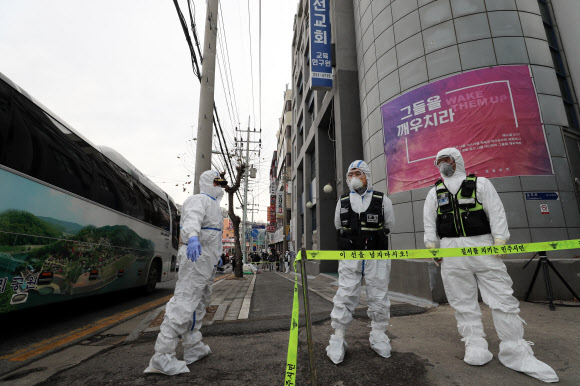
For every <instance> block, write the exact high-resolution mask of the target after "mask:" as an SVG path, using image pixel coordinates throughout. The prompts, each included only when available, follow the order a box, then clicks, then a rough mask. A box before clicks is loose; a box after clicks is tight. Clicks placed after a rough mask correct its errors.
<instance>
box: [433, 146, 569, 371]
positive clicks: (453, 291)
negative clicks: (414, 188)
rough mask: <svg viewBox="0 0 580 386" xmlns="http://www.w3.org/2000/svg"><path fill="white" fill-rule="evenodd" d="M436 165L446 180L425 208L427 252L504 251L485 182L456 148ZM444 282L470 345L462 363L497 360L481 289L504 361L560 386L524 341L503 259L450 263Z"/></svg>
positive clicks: (501, 218) (504, 235) (494, 202)
mask: <svg viewBox="0 0 580 386" xmlns="http://www.w3.org/2000/svg"><path fill="white" fill-rule="evenodd" d="M435 165H436V166H437V167H438V168H439V171H440V173H441V177H442V179H441V180H439V181H437V182H436V184H435V187H434V188H433V189H431V190H430V191H429V193H428V194H427V198H426V200H425V206H424V208H423V222H424V226H425V236H424V241H425V246H426V247H427V248H428V249H433V248H438V247H440V248H464V247H483V246H491V245H495V246H501V245H504V244H506V243H507V241H508V240H509V237H510V233H509V230H508V224H507V219H506V214H505V211H504V208H503V204H502V202H501V200H500V198H499V195H498V194H497V192H496V190H495V188H494V187H493V185H492V184H491V182H490V181H489V180H488V179H487V178H485V177H476V176H475V175H474V174H470V175H469V176H467V175H466V172H465V164H464V161H463V157H462V156H461V152H460V151H459V150H457V149H455V148H448V149H443V150H441V151H440V152H439V153H437V158H436V159H435ZM441 277H442V279H443V286H444V288H445V294H446V295H447V300H448V301H449V304H450V305H451V306H452V307H453V308H454V309H455V311H456V312H455V318H456V319H457V328H458V330H459V334H460V335H461V336H462V337H463V339H461V340H462V341H463V342H465V356H464V358H463V361H464V362H465V363H467V364H469V365H473V366H481V365H484V364H486V363H487V362H489V361H490V360H491V359H492V358H493V355H492V353H491V352H490V351H489V349H488V345H487V341H486V340H485V333H484V332H483V324H482V322H481V310H480V308H479V304H478V302H477V289H478V288H479V291H480V293H481V298H482V299H483V301H484V303H485V304H487V305H488V306H489V308H491V311H492V315H493V323H494V325H495V329H496V331H497V334H498V336H499V339H500V340H501V343H500V345H499V355H498V357H499V361H500V362H501V363H502V364H503V365H504V366H506V367H509V368H510V369H512V370H515V371H521V372H523V373H525V374H527V375H529V376H532V377H534V378H537V379H539V380H542V381H544V382H558V376H557V375H556V373H555V372H554V370H553V369H552V368H551V367H550V366H548V365H547V364H545V363H544V362H541V361H539V360H538V359H536V357H535V356H534V354H533V351H532V348H531V347H530V344H529V343H528V342H526V341H525V340H524V339H523V338H524V326H523V323H524V321H523V319H522V318H521V317H520V316H519V312H520V309H519V306H520V303H519V302H518V300H517V299H516V298H515V297H514V296H513V290H512V279H511V278H510V276H509V274H508V273H507V269H506V266H505V264H504V263H503V261H502V260H501V255H494V256H472V257H463V256H461V257H459V256H458V257H446V258H444V259H443V262H442V266H441Z"/></svg>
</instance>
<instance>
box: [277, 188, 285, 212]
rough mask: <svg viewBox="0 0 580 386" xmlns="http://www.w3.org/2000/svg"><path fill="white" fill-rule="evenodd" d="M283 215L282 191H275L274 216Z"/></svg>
mask: <svg viewBox="0 0 580 386" xmlns="http://www.w3.org/2000/svg"><path fill="white" fill-rule="evenodd" d="M282 217H284V192H282V191H278V192H276V218H282Z"/></svg>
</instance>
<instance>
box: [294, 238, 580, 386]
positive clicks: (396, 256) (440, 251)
mask: <svg viewBox="0 0 580 386" xmlns="http://www.w3.org/2000/svg"><path fill="white" fill-rule="evenodd" d="M565 249H580V239H574V240H559V241H546V242H539V243H526V244H509V245H502V246H482V247H470V248H436V249H397V250H383V251H306V253H307V254H308V260H378V259H382V260H404V259H433V258H443V257H457V256H465V257H469V256H484V255H511V254H516V253H526V252H528V253H529V252H541V251H547V252H548V251H559V250H565ZM301 259H302V256H301V253H300V252H299V253H298V255H296V260H295V261H294V272H296V262H297V261H299V260H301ZM298 309H299V303H298V275H296V276H295V277H294V302H293V303H292V323H291V325H290V339H289V342H288V357H287V359H286V378H285V382H284V385H286V386H290V385H295V384H296V360H297V355H298V354H297V353H298V314H299V310H298Z"/></svg>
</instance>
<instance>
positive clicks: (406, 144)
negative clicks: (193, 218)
mask: <svg viewBox="0 0 580 386" xmlns="http://www.w3.org/2000/svg"><path fill="white" fill-rule="evenodd" d="M381 113H382V118H383V130H384V138H385V143H384V151H385V156H386V160H387V162H386V166H387V182H388V190H389V193H391V194H392V193H397V192H402V191H406V190H411V189H417V188H421V187H425V186H429V185H433V184H434V183H435V181H437V180H438V179H439V178H441V176H440V174H439V170H438V169H437V168H436V167H435V166H434V160H435V157H436V154H437V152H438V151H439V150H441V149H444V148H447V147H455V148H457V149H458V150H459V151H461V153H462V155H463V159H464V160H465V167H466V169H467V173H468V174H469V173H475V174H476V175H477V176H483V177H488V178H493V177H507V176H522V175H524V176H525V175H551V174H553V170H552V163H551V160H550V157H549V154H548V148H547V145H546V138H545V136H544V130H543V128H542V123H541V120H540V111H539V108H538V101H537V99H536V93H535V90H534V86H533V84H532V79H531V76H530V70H529V68H528V66H500V67H492V68H485V69H481V70H475V71H469V72H466V73H463V74H459V75H456V76H452V77H449V78H446V79H442V80H440V81H437V82H433V83H430V84H428V85H425V86H423V87H419V88H417V89H415V90H412V91H409V92H408V93H406V94H404V95H402V96H400V97H398V98H396V99H394V100H392V101H390V102H387V103H386V104H384V105H383V106H382V107H381Z"/></svg>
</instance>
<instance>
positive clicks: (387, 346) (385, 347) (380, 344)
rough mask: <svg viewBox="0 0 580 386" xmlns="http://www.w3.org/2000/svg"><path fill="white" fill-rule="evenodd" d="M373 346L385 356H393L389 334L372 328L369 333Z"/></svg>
mask: <svg viewBox="0 0 580 386" xmlns="http://www.w3.org/2000/svg"><path fill="white" fill-rule="evenodd" d="M369 342H370V343H371V348H372V349H373V350H374V351H375V352H376V353H377V354H379V355H380V356H382V357H383V358H389V357H390V356H391V343H390V340H389V337H388V336H387V334H385V333H384V332H383V331H380V330H371V334H370V335H369Z"/></svg>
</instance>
